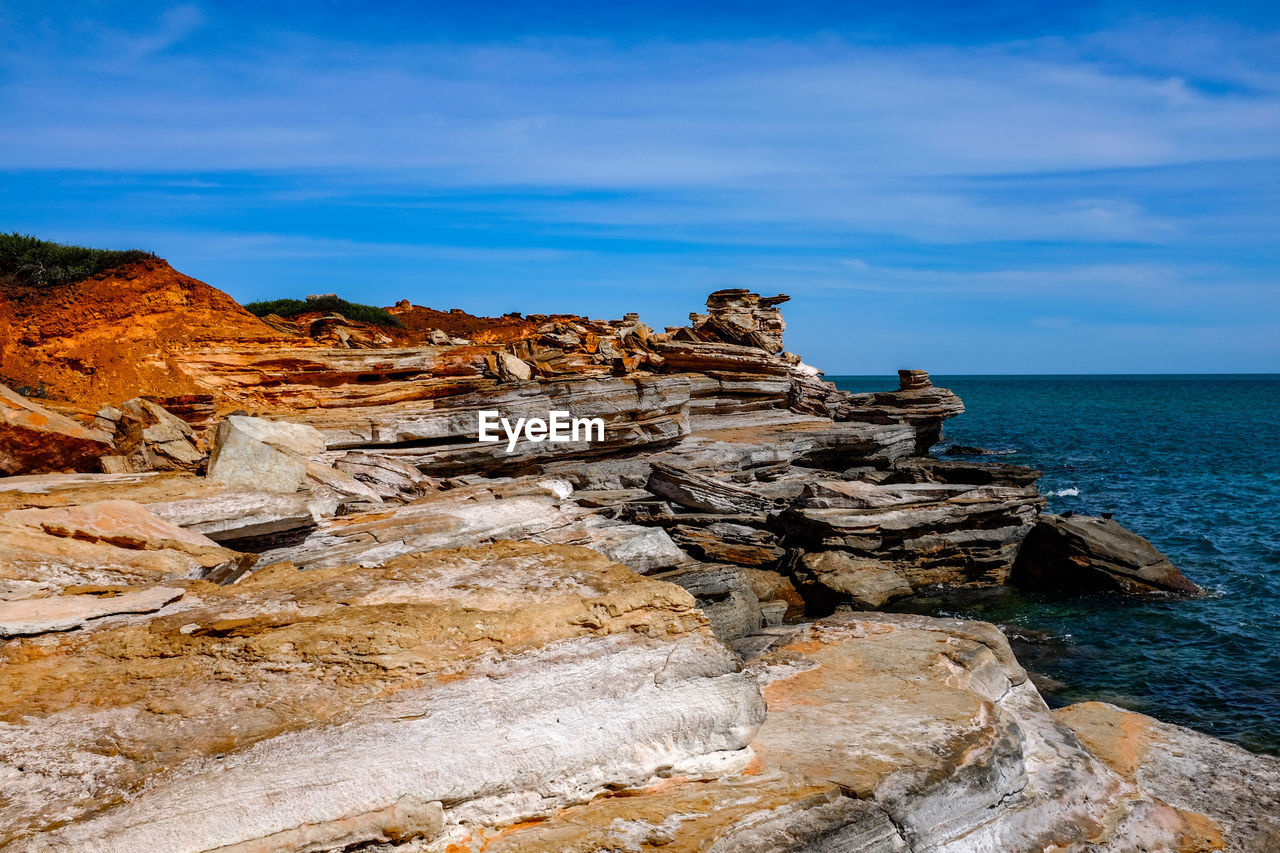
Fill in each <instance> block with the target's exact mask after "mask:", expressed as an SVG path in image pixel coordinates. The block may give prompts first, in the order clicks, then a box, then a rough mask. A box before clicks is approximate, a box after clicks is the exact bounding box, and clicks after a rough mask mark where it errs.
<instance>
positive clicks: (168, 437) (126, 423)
mask: <svg viewBox="0 0 1280 853" xmlns="http://www.w3.org/2000/svg"><path fill="white" fill-rule="evenodd" d="M95 421H96V423H97V424H98V425H99V426H100V427H102V428H103V429H104V430H105V431H108V432H110V433H112V434H113V435H114V442H115V447H116V452H115V454H113V455H111V456H105V457H103V460H102V466H103V469H104V470H106V471H108V472H109V473H115V474H123V473H128V472H143V471H196V470H198V469H199V468H200V466H201V464H202V463H203V462H204V460H205V456H206V454H205V452H204V449H203V447H202V445H201V442H200V439H199V437H198V436H197V435H196V431H195V430H194V429H193V428H192V427H191V425H190V424H188V423H187V422H186V421H184V420H183V419H182V418H179V417H178V416H176V415H174V414H172V413H171V412H169V411H168V410H166V409H165V408H164V407H163V406H161V405H160V404H158V403H155V402H153V401H151V400H144V399H142V398H141V397H135V398H133V399H132V400H127V401H126V402H124V403H122V404H121V405H120V407H119V408H114V407H111V406H106V407H104V408H102V409H101V410H100V411H99V412H98V414H97V416H96V418H95Z"/></svg>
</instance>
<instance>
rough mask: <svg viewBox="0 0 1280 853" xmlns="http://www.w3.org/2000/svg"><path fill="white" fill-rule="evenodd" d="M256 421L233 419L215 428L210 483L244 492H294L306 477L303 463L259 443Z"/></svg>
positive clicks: (210, 455)
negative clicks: (220, 484)
mask: <svg viewBox="0 0 1280 853" xmlns="http://www.w3.org/2000/svg"><path fill="white" fill-rule="evenodd" d="M256 420H257V419H256V418H240V417H233V418H227V419H226V420H224V421H223V422H222V423H220V424H218V431H217V434H216V435H215V436H214V440H213V451H212V452H211V453H210V454H209V471H208V477H209V479H211V480H216V481H218V482H220V483H225V484H226V485H228V486H234V487H238V488H244V489H259V490H263V491H268V492H283V493H289V492H296V491H297V490H298V489H299V488H301V487H302V482H303V480H304V479H305V478H306V476H307V466H306V461H305V460H304V459H302V458H301V457H299V456H297V455H295V454H294V453H291V452H288V451H285V450H280V449H278V448H277V447H273V446H271V445H269V444H266V443H264V442H263V441H261V440H259V439H258V438H257V435H260V434H261V431H260V430H258V429H257V428H256V427H257V424H256V423H255V421H256Z"/></svg>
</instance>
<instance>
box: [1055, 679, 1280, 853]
mask: <svg viewBox="0 0 1280 853" xmlns="http://www.w3.org/2000/svg"><path fill="white" fill-rule="evenodd" d="M1053 713H1054V717H1055V718H1056V719H1057V720H1058V721H1059V722H1061V723H1065V724H1066V725H1067V726H1070V727H1071V729H1072V730H1073V731H1074V732H1075V733H1076V735H1078V736H1079V738H1080V740H1081V742H1083V743H1084V745H1085V747H1086V748H1087V749H1088V750H1089V751H1090V752H1091V753H1093V754H1094V755H1096V756H1097V757H1098V758H1100V759H1102V761H1104V762H1106V764H1107V765H1108V766H1110V767H1111V768H1112V769H1113V770H1115V771H1116V772H1117V773H1119V774H1120V775H1121V776H1123V777H1124V778H1126V779H1128V780H1131V781H1133V782H1135V783H1136V784H1137V785H1138V787H1139V788H1141V789H1142V791H1143V792H1144V793H1146V794H1147V795H1149V796H1152V797H1158V798H1160V799H1161V800H1163V801H1164V802H1166V803H1169V804H1170V805H1172V806H1176V807H1177V808H1180V809H1183V810H1184V811H1187V812H1189V813H1191V814H1193V815H1198V816H1202V820H1201V826H1202V830H1203V832H1204V834H1205V835H1206V837H1208V838H1210V839H1214V840H1216V841H1217V842H1218V845H1220V847H1219V846H1218V845H1215V846H1213V847H1212V848H1211V849H1224V850H1228V851H1239V853H1261V851H1270V850H1280V758H1278V757H1276V756H1272V755H1257V754H1255V753H1251V752H1248V751H1246V750H1244V749H1241V748H1240V747H1238V746H1236V745H1234V744H1230V743H1227V742H1226V741H1221V740H1218V739H1217V738H1215V737H1210V736H1209V735H1206V734H1201V733H1200V732H1195V731H1192V730H1190V729H1186V728H1183V727H1181V726H1175V725H1171V724H1169V723H1162V722H1160V721H1159V720H1154V719H1152V718H1151V717H1148V716H1146V715H1144V714H1136V713H1134V712H1132V711H1126V710H1124V709H1123V708H1117V707H1116V706H1115V705H1108V704H1107V703H1105V702H1081V703H1079V704H1077V705H1068V706H1067V707H1065V708H1059V709H1058V710H1056V711H1054V712H1053ZM1215 837H1216V838H1215Z"/></svg>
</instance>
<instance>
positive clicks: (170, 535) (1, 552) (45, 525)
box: [0, 500, 257, 599]
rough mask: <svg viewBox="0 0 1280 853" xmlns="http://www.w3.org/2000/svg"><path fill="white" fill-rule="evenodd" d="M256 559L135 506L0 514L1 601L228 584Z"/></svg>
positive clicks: (111, 503)
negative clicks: (83, 590)
mask: <svg viewBox="0 0 1280 853" xmlns="http://www.w3.org/2000/svg"><path fill="white" fill-rule="evenodd" d="M256 559H257V557H256V556H255V555H253V554H244V553H240V552H238V551H233V550H230V549H228V548H224V547H222V546H220V545H218V544H217V543H216V542H213V541H212V540H210V539H207V538H206V537H204V536H202V535H200V534H199V533H195V532H193V531H190V530H184V529H183V528H181V527H179V526H177V525H175V524H172V523H170V522H168V521H164V520H162V519H160V518H157V517H156V516H154V515H152V514H151V513H150V512H148V511H147V510H146V508H145V507H143V506H141V505H140V504H136V503H133V502H132V501H122V500H114V501H99V502H96V503H87V504H83V505H80V506H66V507H48V508H42V509H23V510H13V511H11V512H7V513H4V514H2V515H0V599H21V598H33V597H40V596H43V595H47V594H49V593H51V592H57V591H58V590H61V589H64V588H66V587H74V586H85V585H88V586H126V587H129V586H131V587H139V586H152V585H155V584H159V583H164V582H172V581H177V580H210V581H213V582H215V583H227V582H230V581H233V580H235V579H236V578H238V577H240V576H241V575H243V573H244V572H246V571H248V570H249V569H250V568H251V567H252V566H253V565H254V563H255V561H256Z"/></svg>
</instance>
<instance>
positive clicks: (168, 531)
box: [4, 500, 218, 551]
mask: <svg viewBox="0 0 1280 853" xmlns="http://www.w3.org/2000/svg"><path fill="white" fill-rule="evenodd" d="M4 517H5V518H6V519H7V520H9V521H14V522H18V523H19V524H29V525H31V526H32V527H39V528H40V529H42V530H44V532H46V533H49V534H52V535H54V536H69V537H71V538H73V539H83V540H85V541H88V542H105V543H107V544H108V545H116V546H118V547H121V548H136V549H139V550H150V551H154V550H159V549H161V548H178V549H179V550H193V551H198V550H199V549H203V548H217V547H218V543H216V542H214V541H213V540H212V539H209V538H208V537H206V536H203V535H201V534H199V533H195V532H193V531H190V530H186V529H185V528H182V527H179V526H178V525H176V524H173V523H171V522H168V521H165V520H163V519H160V518H157V517H156V516H155V515H153V514H152V513H150V512H148V511H147V509H146V508H145V507H144V506H142V505H141V504H139V503H135V502H134V501H127V500H108V501H94V502H93V503H87V504H82V505H80V506H69V507H58V508H49V509H23V510H16V511H14V512H10V513H7V514H5V516H4Z"/></svg>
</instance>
